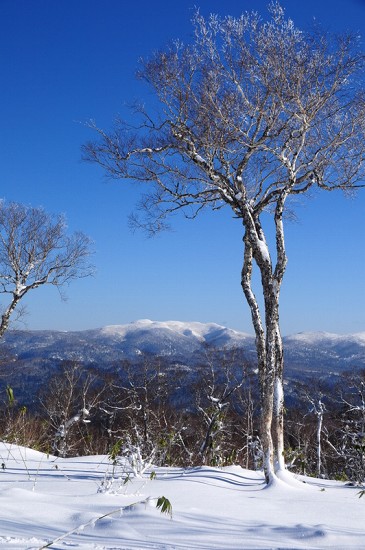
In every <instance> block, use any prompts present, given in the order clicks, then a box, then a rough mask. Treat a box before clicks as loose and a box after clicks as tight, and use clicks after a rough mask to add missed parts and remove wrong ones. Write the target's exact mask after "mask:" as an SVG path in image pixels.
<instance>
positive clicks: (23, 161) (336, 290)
mask: <svg viewBox="0 0 365 550" xmlns="http://www.w3.org/2000/svg"><path fill="white" fill-rule="evenodd" d="M266 5H267V2H266V1H263V0H225V1H224V2H222V0H209V1H208V0H200V2H199V0H180V2H172V1H171V0H154V1H153V2H151V1H150V0H148V1H147V0H139V1H138V2H131V1H126V0H62V1H61V0H0V63H1V73H0V74H1V77H0V78H1V101H0V120H1V125H0V155H1V162H0V178H1V192H0V197H2V198H5V199H7V200H15V201H21V202H24V203H26V204H31V205H33V206H43V207H44V208H45V209H46V210H47V211H49V212H54V213H59V212H63V213H65V214H66V216H67V219H68V224H69V228H70V230H71V231H73V230H76V229H79V230H82V231H84V232H85V233H86V234H88V235H89V236H90V237H91V238H92V239H93V240H94V243H95V245H94V248H95V256H94V264H95V266H96V275H95V277H93V278H92V279H86V280H85V279H84V280H81V281H77V282H74V283H73V284H72V285H71V286H70V287H69V289H68V291H67V295H68V300H67V301H66V302H62V301H61V300H60V297H59V295H58V293H57V290H56V289H54V288H50V289H45V288H41V289H38V290H36V291H34V293H33V295H32V296H30V297H29V299H28V302H27V304H28V312H29V314H28V316H27V318H26V327H27V328H29V329H60V330H78V329H87V328H96V327H100V326H104V325H108V324H124V323H128V322H131V321H134V320H137V319H141V318H149V319H153V320H172V319H173V320H181V321H201V322H216V323H220V324H224V325H226V326H229V327H231V328H235V329H238V330H243V331H245V332H253V331H252V328H251V324H250V316H249V313H248V308H247V306H246V304H245V302H244V299H243V294H242V291H241V288H240V269H241V259H242V240H241V239H242V228H241V227H240V223H239V222H238V220H234V219H232V216H231V213H230V212H229V211H228V210H227V211H221V212H218V213H210V214H208V213H207V214H204V215H203V216H202V217H201V218H199V219H198V220H195V221H194V222H191V221H187V220H184V219H183V218H182V217H177V218H176V219H175V220H174V222H173V228H174V230H173V231H172V232H169V233H164V234H161V235H160V236H159V237H157V238H155V239H147V238H146V237H145V236H144V235H143V234H139V233H134V234H132V233H131V232H130V230H129V228H128V214H129V213H130V212H131V211H132V210H133V206H134V205H135V203H136V201H137V200H138V193H137V192H136V191H134V190H133V192H132V191H131V189H130V188H129V187H128V186H124V185H123V183H122V182H115V181H114V182H112V181H109V180H106V179H105V177H104V176H103V172H102V171H101V170H100V169H99V168H98V167H96V166H92V165H88V164H85V163H83V162H81V153H80V146H81V145H82V143H84V142H85V141H86V140H88V139H92V137H93V136H92V134H91V133H90V131H89V130H88V129H87V128H86V127H85V124H84V123H85V122H86V121H87V120H89V119H91V118H92V119H95V120H96V122H97V124H98V125H99V126H101V127H106V128H107V127H109V126H110V125H111V123H112V120H113V117H114V116H115V115H116V114H120V115H121V116H123V115H124V114H126V113H127V111H126V104H128V103H130V102H132V101H133V100H134V99H138V98H139V99H143V100H144V101H145V102H146V104H148V101H149V100H150V96H149V91H148V90H147V89H145V88H144V86H143V85H142V84H141V82H138V81H137V80H136V79H135V77H134V74H135V70H136V68H137V66H138V58H139V57H144V56H148V54H149V53H150V52H152V51H153V50H155V49H157V48H161V47H163V46H164V45H165V44H166V43H167V42H168V41H169V40H170V39H173V38H177V37H179V38H182V39H183V40H185V41H186V40H189V37H190V33H191V24H190V20H191V16H192V12H193V9H194V6H199V7H200V9H201V11H202V13H203V14H205V15H208V14H209V13H211V12H213V13H219V14H221V15H225V14H231V15H239V14H240V13H241V12H242V11H246V10H251V9H256V10H258V11H260V12H262V13H265V10H266ZM282 5H283V6H284V7H285V8H286V13H287V15H289V16H290V17H292V19H293V20H294V22H295V23H296V25H297V26H299V27H303V28H305V27H307V26H308V25H310V24H311V22H312V20H313V18H314V17H315V18H316V19H317V20H318V21H319V22H320V23H321V24H322V25H323V26H324V27H325V28H328V29H329V30H332V31H335V32H337V31H346V30H352V31H356V32H359V33H360V34H361V35H362V36H363V37H364V44H365V0H322V1H318V0H306V1H305V2H304V1H302V2H298V1H297V0H285V1H283V2H282ZM364 47H365V46H364ZM364 214H365V190H364V191H363V192H360V193H359V194H358V195H357V197H356V198H354V199H350V200H349V199H346V198H344V197H343V196H342V195H341V194H340V193H338V194H334V193H331V194H329V193H327V194H321V195H319V196H318V197H313V198H311V199H308V200H305V201H303V202H302V203H301V204H300V205H299V206H298V209H297V216H298V220H297V221H296V222H289V223H288V224H287V230H286V231H287V250H288V255H289V264H288V268H287V273H286V276H285V280H284V285H283V288H282V301H281V325H282V330H283V333H284V334H291V333H295V332H300V331H307V330H314V331H317V330H323V331H330V332H339V333H348V332H360V331H365V292H364V280H365V246H364V245H365V216H364Z"/></svg>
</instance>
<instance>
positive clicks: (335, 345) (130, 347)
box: [0, 319, 365, 393]
mask: <svg viewBox="0 0 365 550" xmlns="http://www.w3.org/2000/svg"><path fill="white" fill-rule="evenodd" d="M208 348H215V349H222V348H225V349H227V348H228V349H233V348H239V349H241V350H242V351H243V355H244V357H245V358H246V360H247V361H250V362H254V361H255V339H254V337H253V336H252V335H249V334H246V333H243V332H237V331H235V330H232V329H229V328H227V327H224V326H221V325H217V324H215V323H206V324H204V323H198V322H191V323H188V322H180V321H166V322H159V321H150V320H146V319H145V320H140V321H136V322H134V323H130V324H127V325H111V326H106V327H103V328H99V329H95V330H85V331H78V332H59V331H8V332H7V333H6V334H5V337H4V339H3V344H2V352H3V359H2V361H1V363H0V365H2V368H1V370H0V390H1V386H4V385H5V386H6V384H11V385H13V386H14V387H16V388H17V391H20V392H21V393H24V392H27V393H29V392H31V393H34V392H36V391H37V388H38V386H39V384H41V383H42V382H44V381H46V380H47V378H48V377H49V376H50V375H51V374H52V373H53V372H55V370H56V369H57V367H58V366H59V365H60V363H61V362H63V361H79V362H81V363H82V364H83V365H85V366H86V367H88V366H96V367H97V368H98V369H106V370H115V369H116V368H119V366H120V365H122V363H123V361H124V360H128V361H129V362H132V363H133V364H135V365H137V364H141V363H142V361H143V357H144V356H145V355H151V354H152V355H154V356H159V357H163V358H164V361H165V363H166V364H169V365H180V366H182V365H183V366H184V367H185V368H189V369H196V368H199V365H201V364H203V363H204V361H206V359H207V349H208ZM284 349H285V375H286V377H287V379H289V380H290V379H298V378H310V377H313V376H315V377H318V376H321V377H326V378H331V377H334V376H336V375H337V374H339V373H340V372H342V371H345V370H348V369H352V368H365V333H358V334H350V335H338V334H330V333H320V332H316V333H310V332H308V333H300V334H295V335H292V336H287V337H285V338H284ZM1 372H2V373H3V374H2V375H1Z"/></svg>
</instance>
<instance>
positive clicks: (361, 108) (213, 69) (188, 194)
mask: <svg viewBox="0 0 365 550" xmlns="http://www.w3.org/2000/svg"><path fill="white" fill-rule="evenodd" d="M269 11H270V14H271V18H270V19H269V20H268V21H266V22H265V21H263V20H262V19H260V17H259V16H258V15H257V14H256V13H246V14H243V15H242V16H241V17H239V18H234V17H224V18H220V17H219V16H216V15H212V16H210V18H209V19H207V20H206V19H205V18H203V17H202V16H201V15H200V14H199V12H197V13H196V14H195V16H194V19H193V24H194V32H195V35H194V41H193V43H192V44H191V45H184V44H182V43H181V42H179V41H177V42H175V43H174V44H173V45H172V46H171V47H169V48H167V49H166V50H165V51H161V52H157V53H156V54H154V55H153V56H152V58H151V59H149V60H146V61H142V66H141V70H140V72H139V77H140V78H141V79H144V80H145V81H146V82H147V84H148V85H149V86H150V87H152V89H153V90H154V92H155V94H156V95H157V98H158V100H159V102H160V105H161V109H160V111H159V112H158V113H157V114H154V113H153V109H151V110H150V112H147V111H146V110H145V108H144V107H143V106H140V107H138V106H136V111H137V112H136V117H137V119H138V121H139V123H138V125H137V127H135V128H132V127H131V126H130V125H128V124H126V123H123V122H121V121H117V122H116V125H115V127H114V129H113V130H112V131H110V132H105V131H104V130H102V129H99V128H97V126H96V125H95V124H91V126H93V128H94V129H95V130H96V132H97V133H98V139H97V140H96V142H94V143H89V144H86V145H85V146H84V157H85V159H86V160H88V161H91V162H96V163H98V164H99V165H101V166H102V167H104V169H105V170H106V172H107V173H108V174H109V175H110V176H111V177H113V178H120V179H126V180H132V181H134V182H143V183H144V184H148V185H149V192H148V194H146V195H143V197H142V201H141V204H140V208H141V212H142V217H137V216H135V217H134V222H135V223H137V224H139V225H141V226H142V227H144V228H146V229H147V230H148V231H150V232H152V233H155V232H156V231H159V230H161V229H163V228H164V227H166V225H167V224H166V219H167V217H168V216H169V215H170V214H174V213H176V212H177V211H179V210H181V209H182V210H183V211H184V212H185V214H186V216H187V217H195V216H197V215H198V213H199V212H200V211H201V210H202V209H204V208H206V207H210V208H212V209H213V210H219V209H220V208H222V207H223V206H228V207H229V208H231V209H232V212H233V215H234V216H235V217H236V218H238V219H239V220H240V222H241V223H242V229H243V244H244V254H243V267H242V278H241V282H242V289H243V292H244V295H245V298H246V301H247V303H248V305H249V308H250V311H251V316H252V322H253V326H254V330H255V335H256V349H257V356H258V370H259V382H260V391H261V441H262V445H263V449H264V470H265V476H266V480H267V482H270V480H272V479H273V477H274V476H275V472H278V471H280V470H282V469H283V468H284V467H285V465H284V456H283V450H284V449H283V383H282V378H283V349H282V338H281V334H280V327H279V295H280V288H281V284H282V281H283V277H284V273H285V268H286V264H287V256H286V251H285V240H284V225H283V216H284V213H285V212H286V211H287V205H288V203H289V205H290V201H289V199H290V198H291V197H296V196H298V195H299V194H303V193H306V192H307V191H308V190H310V189H311V188H321V189H325V190H328V191H331V190H334V189H338V188H340V189H345V190H346V189H352V188H353V187H354V186H356V185H359V182H360V181H361V178H362V177H363V175H364V155H365V139H364V130H365V128H364V120H365V118H364V112H365V99H364V93H363V92H362V90H361V87H360V86H361V85H360V79H359V78H357V76H358V74H359V73H362V71H363V67H364V58H363V55H362V54H361V53H360V51H359V49H358V42H357V38H356V37H352V36H348V35H346V36H339V37H331V36H329V35H327V34H323V33H321V32H320V31H319V30H318V29H317V28H314V29H313V31H310V32H302V31H300V30H298V29H297V28H296V27H295V25H294V24H293V22H292V21H291V20H290V19H286V18H285V14H284V11H283V9H282V8H281V7H280V5H279V4H278V3H276V2H273V3H271V4H270V7H269ZM265 216H266V217H269V219H271V220H272V221H273V231H274V234H275V245H274V247H273V250H271V251H270V250H269V247H268V240H267V235H266V232H265V230H264V227H263V224H262V221H263V218H264V217H265ZM270 217H271V218H270ZM269 231H270V229H269ZM254 265H256V266H257V268H258V270H259V272H260V275H261V290H260V292H262V296H263V301H264V306H263V311H260V307H259V303H258V300H257V298H256V295H255V293H254V289H253V285H252V270H253V267H254Z"/></svg>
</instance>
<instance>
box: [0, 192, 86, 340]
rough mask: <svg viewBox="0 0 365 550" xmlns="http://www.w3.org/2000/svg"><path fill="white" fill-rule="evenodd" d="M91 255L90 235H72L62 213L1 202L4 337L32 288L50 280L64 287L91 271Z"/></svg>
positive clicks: (0, 291)
mask: <svg viewBox="0 0 365 550" xmlns="http://www.w3.org/2000/svg"><path fill="white" fill-rule="evenodd" d="M89 255H90V240H89V239H88V237H86V236H85V235H83V234H82V233H75V234H73V235H72V236H68V235H67V233H66V224H65V220H64V219H63V217H62V216H51V215H50V214H47V213H46V212H45V211H44V210H43V209H42V208H31V207H28V206H25V205H23V204H19V203H15V202H9V203H6V202H4V201H2V202H0V294H1V295H2V304H1V308H2V311H1V314H0V337H1V336H3V334H4V333H5V331H6V330H7V328H8V326H9V321H10V318H11V316H12V314H13V313H14V311H15V309H16V308H17V306H18V305H19V302H20V301H21V300H22V299H23V298H24V296H25V295H26V294H28V292H29V291H31V290H34V289H36V288H38V287H40V286H42V285H46V284H49V285H53V286H56V287H57V288H59V289H61V288H62V287H63V286H64V285H66V284H67V283H69V282H70V281H71V280H72V279H77V278H80V277H85V276H87V275H90V274H91V272H92V269H91V266H90V264H88V263H87V258H88V256H89Z"/></svg>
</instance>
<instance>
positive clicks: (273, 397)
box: [241, 196, 286, 483]
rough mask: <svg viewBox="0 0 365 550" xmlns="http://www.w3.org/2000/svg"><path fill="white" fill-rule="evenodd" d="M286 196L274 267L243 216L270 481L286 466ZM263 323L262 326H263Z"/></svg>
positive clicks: (254, 226)
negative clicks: (259, 296)
mask: <svg viewBox="0 0 365 550" xmlns="http://www.w3.org/2000/svg"><path fill="white" fill-rule="evenodd" d="M284 201H285V197H284V196H283V198H282V201H280V202H278V206H277V209H276V213H275V224H276V255H277V261H276V266H275V270H273V268H272V261H271V257H270V255H269V251H268V248H267V244H266V241H265V236H264V234H263V231H262V228H261V225H260V222H259V220H258V219H256V220H254V219H253V217H252V215H251V213H247V216H246V218H245V220H244V221H245V229H246V231H245V236H244V239H243V241H244V261H243V267H242V274H241V285H242V289H243V292H244V294H245V297H246V301H247V303H248V305H249V307H250V311H251V317H252V322H253V326H254V330H255V336H256V340H255V342H256V352H257V360H258V372H259V382H260V394H261V442H262V446H263V455H264V458H263V467H264V473H265V479H266V482H267V483H270V482H271V481H272V480H273V479H274V477H275V472H277V471H280V470H283V469H285V462H284V392H283V370H284V360H283V345H282V337H281V333H280V327H279V295H280V286H281V282H282V278H283V275H284V271H285V267H286V255H285V247H284V232H283V224H282V210H283V206H284ZM253 260H255V262H256V264H257V266H258V268H259V271H260V274H261V285H262V293H263V297H264V307H265V325H263V322H262V317H261V313H260V308H259V306H258V303H257V300H256V297H255V294H254V292H253V290H252V267H253ZM264 327H265V328H264Z"/></svg>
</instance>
